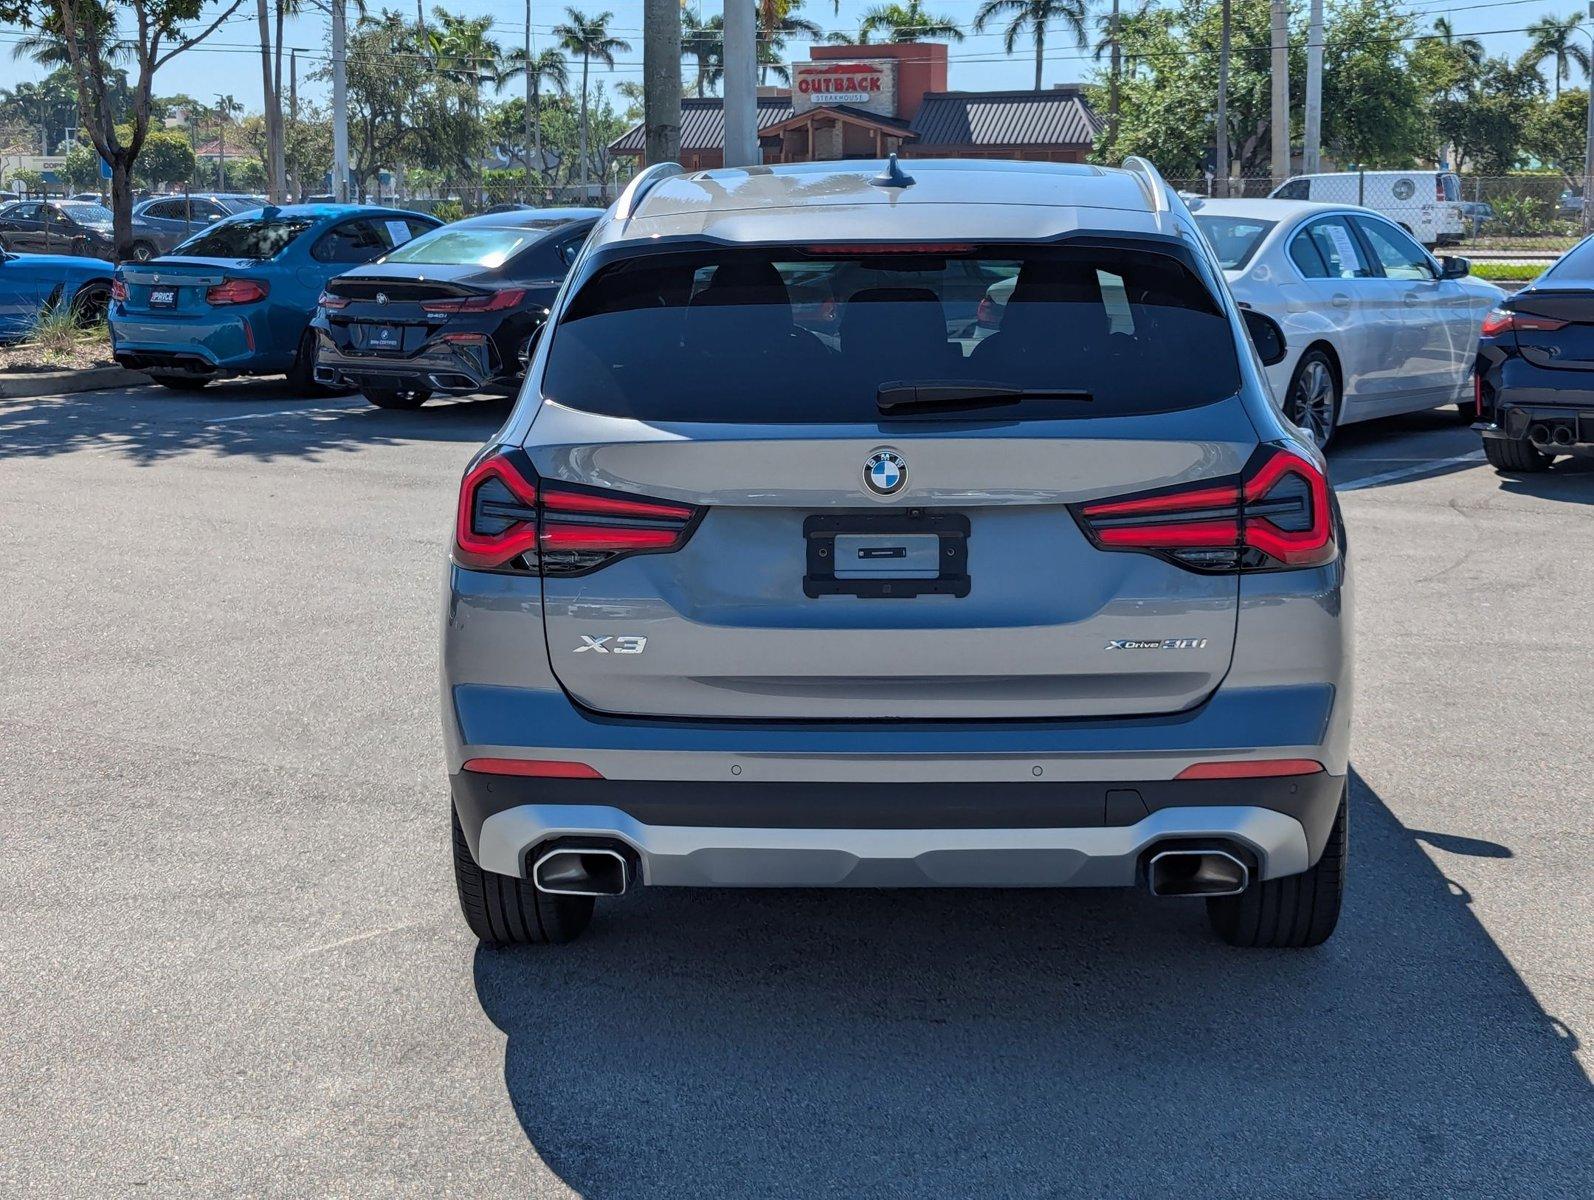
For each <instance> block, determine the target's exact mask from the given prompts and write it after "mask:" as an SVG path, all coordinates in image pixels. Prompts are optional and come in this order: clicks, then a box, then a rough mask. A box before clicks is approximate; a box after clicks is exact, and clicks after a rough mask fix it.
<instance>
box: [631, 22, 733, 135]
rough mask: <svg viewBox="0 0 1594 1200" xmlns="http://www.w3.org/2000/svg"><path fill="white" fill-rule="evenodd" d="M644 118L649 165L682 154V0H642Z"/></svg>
mask: <svg viewBox="0 0 1594 1200" xmlns="http://www.w3.org/2000/svg"><path fill="white" fill-rule="evenodd" d="M739 2H742V0H731V3H732V4H733V5H734V4H736V3H739ZM642 121H643V130H644V137H645V142H644V155H645V158H646V161H647V163H648V165H649V166H651V165H652V164H654V163H661V162H675V161H676V160H677V159H678V158H680V157H681V6H680V0H643V4H642Z"/></svg>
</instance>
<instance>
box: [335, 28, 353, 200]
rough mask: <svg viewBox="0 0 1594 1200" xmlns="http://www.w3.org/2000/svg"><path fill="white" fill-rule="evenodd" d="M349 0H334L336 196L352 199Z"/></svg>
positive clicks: (341, 198) (336, 197) (342, 198)
mask: <svg viewBox="0 0 1594 1200" xmlns="http://www.w3.org/2000/svg"><path fill="white" fill-rule="evenodd" d="M348 19H349V10H348V0H332V198H333V199H334V200H336V201H337V202H338V203H339V204H344V203H347V201H348V199H349V64H348V61H347V60H348V44H347V43H348V28H347V26H348Z"/></svg>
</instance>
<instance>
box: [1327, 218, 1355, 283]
mask: <svg viewBox="0 0 1594 1200" xmlns="http://www.w3.org/2000/svg"><path fill="white" fill-rule="evenodd" d="M1322 229H1323V232H1324V233H1326V234H1327V235H1328V240H1329V241H1331V242H1333V243H1334V253H1335V254H1337V255H1338V256H1339V261H1340V264H1341V267H1342V270H1348V271H1350V272H1351V273H1352V274H1355V273H1356V272H1357V271H1358V270H1360V269H1361V261H1362V260H1361V257H1360V256H1359V255H1358V254H1357V253H1356V246H1355V244H1354V243H1353V242H1352V241H1351V240H1350V234H1349V233H1347V232H1346V231H1345V227H1344V226H1343V225H1341V224H1339V222H1337V221H1324V222H1323V225H1322Z"/></svg>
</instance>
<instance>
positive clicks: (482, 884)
mask: <svg viewBox="0 0 1594 1200" xmlns="http://www.w3.org/2000/svg"><path fill="white" fill-rule="evenodd" d="M448 808H449V816H450V817H451V818H452V819H453V823H454V883H455V885H456V886H457V887H458V889H459V909H460V912H462V913H464V915H465V924H467V925H469V926H470V931H471V932H472V933H474V934H475V935H476V936H477V938H478V939H480V940H481V941H483V942H486V943H487V944H489V945H493V946H539V945H544V944H547V943H562V942H570V941H574V940H575V939H576V938H578V937H580V936H581V933H582V931H583V930H585V929H586V927H587V926H588V924H590V923H591V921H592V897H591V896H550V895H547V894H546V893H544V892H539V891H538V890H537V889H536V887H535V886H534V885H533V884H532V883H531V881H530V880H526V879H516V878H514V877H513V876H511V875H499V874H496V873H495V872H492V871H484V870H482V869H481V868H480V867H478V866H477V865H476V860H475V859H474V858H472V857H471V853H470V846H468V845H467V844H466V842H465V831H464V830H463V829H461V828H460V827H459V813H457V812H455V811H454V806H453V805H452V804H450V805H449V806H448Z"/></svg>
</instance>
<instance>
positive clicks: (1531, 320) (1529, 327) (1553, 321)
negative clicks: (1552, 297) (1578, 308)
mask: <svg viewBox="0 0 1594 1200" xmlns="http://www.w3.org/2000/svg"><path fill="white" fill-rule="evenodd" d="M1570 324H1571V322H1570V321H1562V320H1559V319H1558V318H1556V317H1541V316H1539V315H1538V314H1537V313H1522V312H1513V311H1512V310H1511V309H1509V308H1496V309H1492V310H1490V312H1489V314H1488V315H1487V316H1485V317H1484V318H1483V330H1482V332H1483V336H1484V337H1498V336H1499V335H1500V334H1502V333H1530V332H1531V333H1548V332H1550V331H1551V330H1555V329H1565V328H1566V327H1567V326H1568V325H1570Z"/></svg>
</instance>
